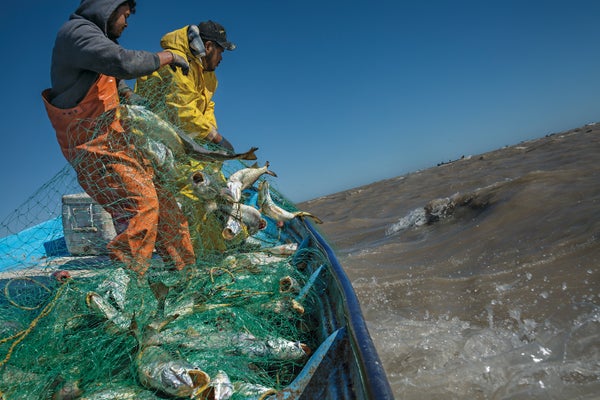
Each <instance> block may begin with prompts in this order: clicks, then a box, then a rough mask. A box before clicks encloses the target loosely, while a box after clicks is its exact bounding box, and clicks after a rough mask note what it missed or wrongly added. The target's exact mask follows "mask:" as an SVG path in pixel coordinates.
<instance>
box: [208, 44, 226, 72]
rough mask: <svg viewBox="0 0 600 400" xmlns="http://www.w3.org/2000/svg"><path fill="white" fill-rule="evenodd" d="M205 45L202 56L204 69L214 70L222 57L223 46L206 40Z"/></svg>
mask: <svg viewBox="0 0 600 400" xmlns="http://www.w3.org/2000/svg"><path fill="white" fill-rule="evenodd" d="M205 46H206V56H205V57H204V70H205V71H214V70H215V69H217V66H218V65H219V63H220V62H221V60H222V59H223V50H224V49H223V48H222V47H221V46H219V45H218V44H217V43H215V42H212V41H210V40H209V41H207V42H206V43H205Z"/></svg>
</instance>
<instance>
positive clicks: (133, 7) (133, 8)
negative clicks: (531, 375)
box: [122, 0, 136, 14]
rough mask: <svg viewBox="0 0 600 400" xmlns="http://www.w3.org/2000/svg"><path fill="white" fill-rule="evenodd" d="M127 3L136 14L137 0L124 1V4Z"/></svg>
mask: <svg viewBox="0 0 600 400" xmlns="http://www.w3.org/2000/svg"><path fill="white" fill-rule="evenodd" d="M125 3H127V4H128V5H129V10H130V11H131V13H132V14H135V6H136V4H135V0H127V1H125V2H123V3H122V4H125Z"/></svg>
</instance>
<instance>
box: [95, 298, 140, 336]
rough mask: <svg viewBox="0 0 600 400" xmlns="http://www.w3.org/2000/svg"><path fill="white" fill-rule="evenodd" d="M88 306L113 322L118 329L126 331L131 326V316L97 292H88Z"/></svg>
mask: <svg viewBox="0 0 600 400" xmlns="http://www.w3.org/2000/svg"><path fill="white" fill-rule="evenodd" d="M85 302H86V304H87V306H88V307H89V308H90V309H91V310H93V311H95V312H96V313H98V314H100V315H102V316H103V317H105V318H106V319H107V320H109V321H110V322H112V323H113V325H114V326H115V327H116V328H117V330H118V331H126V330H128V329H129V328H130V326H131V319H132V318H131V316H130V315H127V314H125V313H123V312H121V311H119V310H117V309H116V308H115V307H113V305H112V304H110V303H109V301H108V300H106V299H105V298H104V297H102V296H100V295H99V294H98V293H96V292H88V293H87V295H86V296H85Z"/></svg>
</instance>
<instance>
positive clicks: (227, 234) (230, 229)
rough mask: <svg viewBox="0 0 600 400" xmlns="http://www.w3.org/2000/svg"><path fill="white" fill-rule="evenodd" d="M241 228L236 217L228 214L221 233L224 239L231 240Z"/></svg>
mask: <svg viewBox="0 0 600 400" xmlns="http://www.w3.org/2000/svg"><path fill="white" fill-rule="evenodd" d="M242 230H243V227H242V224H241V222H240V220H239V219H238V218H237V217H234V216H232V215H230V216H229V217H227V221H226V222H225V228H223V231H222V232H221V234H222V235H223V238H224V239H225V240H233V238H235V237H236V236H237V235H239V234H240V233H241V232H242Z"/></svg>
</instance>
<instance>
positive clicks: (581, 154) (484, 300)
mask: <svg viewBox="0 0 600 400" xmlns="http://www.w3.org/2000/svg"><path fill="white" fill-rule="evenodd" d="M298 207H299V208H300V209H303V210H306V211H310V212H312V213H314V214H316V215H317V216H319V217H320V218H321V219H322V220H323V221H324V223H323V224H322V225H319V226H318V229H319V230H320V231H321V232H322V233H323V235H324V236H325V237H326V238H327V239H328V241H329V242H330V243H331V245H332V247H333V248H334V249H335V251H336V254H337V255H338V258H339V261H340V263H341V264H342V265H343V266H344V269H345V271H346V273H347V275H348V277H349V278H350V280H351V282H352V284H353V286H354V289H355V291H356V293H357V295H358V298H359V301H360V303H361V308H362V311H363V314H364V316H365V319H366V320H367V326H368V328H369V332H370V333H371V336H372V338H373V341H374V343H375V347H376V348H377V351H378V353H379V356H380V358H381V361H382V362H383V365H384V368H385V370H386V373H387V376H388V378H389V381H390V384H391V386H392V389H393V391H394V395H395V397H396V398H397V399H599V398H600V124H590V125H586V126H583V127H580V128H577V129H573V130H570V131H566V132H561V133H555V134H551V135H547V136H545V137H543V138H539V139H536V140H531V141H527V142H522V143H519V144H517V145H514V146H508V147H505V148H502V149H499V150H496V151H492V152H489V153H485V154H480V155H473V156H469V157H464V158H461V159H459V160H456V161H453V162H447V163H443V164H441V165H438V166H436V167H433V168H430V169H427V170H422V171H417V172H414V173H411V174H407V175H404V176H399V177H396V178H393V179H388V180H384V181H379V182H375V183H373V184H370V185H366V186H362V187H358V188H355V189H352V190H348V191H344V192H340V193H335V194H332V195H328V196H324V197H320V198H317V199H314V200H311V201H308V202H304V203H301V204H298Z"/></svg>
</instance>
